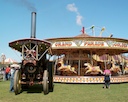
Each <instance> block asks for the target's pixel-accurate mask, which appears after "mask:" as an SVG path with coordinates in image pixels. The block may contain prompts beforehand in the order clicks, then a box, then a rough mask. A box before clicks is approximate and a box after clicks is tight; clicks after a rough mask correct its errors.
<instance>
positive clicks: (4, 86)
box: [0, 81, 128, 102]
mask: <svg viewBox="0 0 128 102" xmlns="http://www.w3.org/2000/svg"><path fill="white" fill-rule="evenodd" d="M9 84H10V83H9V81H0V102H128V83H123V84H111V88H110V89H103V88H102V87H103V84H60V83H54V91H53V92H50V93H49V94H48V95H44V94H43V92H41V93H40V92H38V91H35V92H34V91H32V92H29V93H28V92H27V91H23V92H22V93H21V94H19V95H15V94H14V93H10V92H9ZM29 90H30V89H29ZM36 90H37V89H36Z"/></svg>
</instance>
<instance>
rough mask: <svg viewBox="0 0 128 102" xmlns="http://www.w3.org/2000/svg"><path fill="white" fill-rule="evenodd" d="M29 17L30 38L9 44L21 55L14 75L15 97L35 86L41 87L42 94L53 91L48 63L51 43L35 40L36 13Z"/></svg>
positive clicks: (50, 66)
mask: <svg viewBox="0 0 128 102" xmlns="http://www.w3.org/2000/svg"><path fill="white" fill-rule="evenodd" d="M31 16H32V18H31V37H30V38H27V39H19V40H16V41H13V42H10V43H9V46H10V47H11V48H13V49H15V50H17V51H19V52H20V53H21V55H22V64H21V68H20V69H17V70H16V71H15V75H14V92H15V94H16V95H17V94H19V93H20V92H21V90H23V89H24V88H25V87H29V86H32V85H35V84H39V85H42V86H43V91H44V94H48V92H49V91H53V68H52V63H51V62H50V61H49V59H50V57H51V55H52V50H51V43H50V42H48V41H45V40H39V39H36V12H32V14H31ZM48 58H49V59H48Z"/></svg>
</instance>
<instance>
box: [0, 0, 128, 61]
mask: <svg viewBox="0 0 128 102" xmlns="http://www.w3.org/2000/svg"><path fill="white" fill-rule="evenodd" d="M0 8H1V9H0V54H2V53H3V54H5V55H6V58H13V59H15V60H17V61H20V56H19V54H17V52H15V51H13V50H12V49H11V48H9V46H8V43H9V42H11V41H14V40H18V39H22V38H30V33H31V12H36V13H37V22H36V38H38V39H47V38H58V37H72V36H77V35H79V34H81V32H80V31H81V29H82V27H85V29H86V33H87V34H88V35H91V36H94V35H93V34H92V33H91V31H90V29H89V28H90V27H91V26H92V25H94V26H95V36H99V34H100V30H101V29H102V28H103V27H104V28H105V31H104V33H103V34H102V36H109V35H110V34H113V37H115V38H123V39H128V20H127V19H128V0H0Z"/></svg>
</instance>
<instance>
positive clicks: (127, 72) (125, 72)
mask: <svg viewBox="0 0 128 102" xmlns="http://www.w3.org/2000/svg"><path fill="white" fill-rule="evenodd" d="M123 74H128V66H125V68H124V72H123Z"/></svg>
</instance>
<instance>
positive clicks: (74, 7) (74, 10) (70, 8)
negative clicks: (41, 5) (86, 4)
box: [67, 3, 77, 12]
mask: <svg viewBox="0 0 128 102" xmlns="http://www.w3.org/2000/svg"><path fill="white" fill-rule="evenodd" d="M67 9H68V10H69V11H71V12H77V7H76V6H75V4H74V3H73V4H68V5H67Z"/></svg>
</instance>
